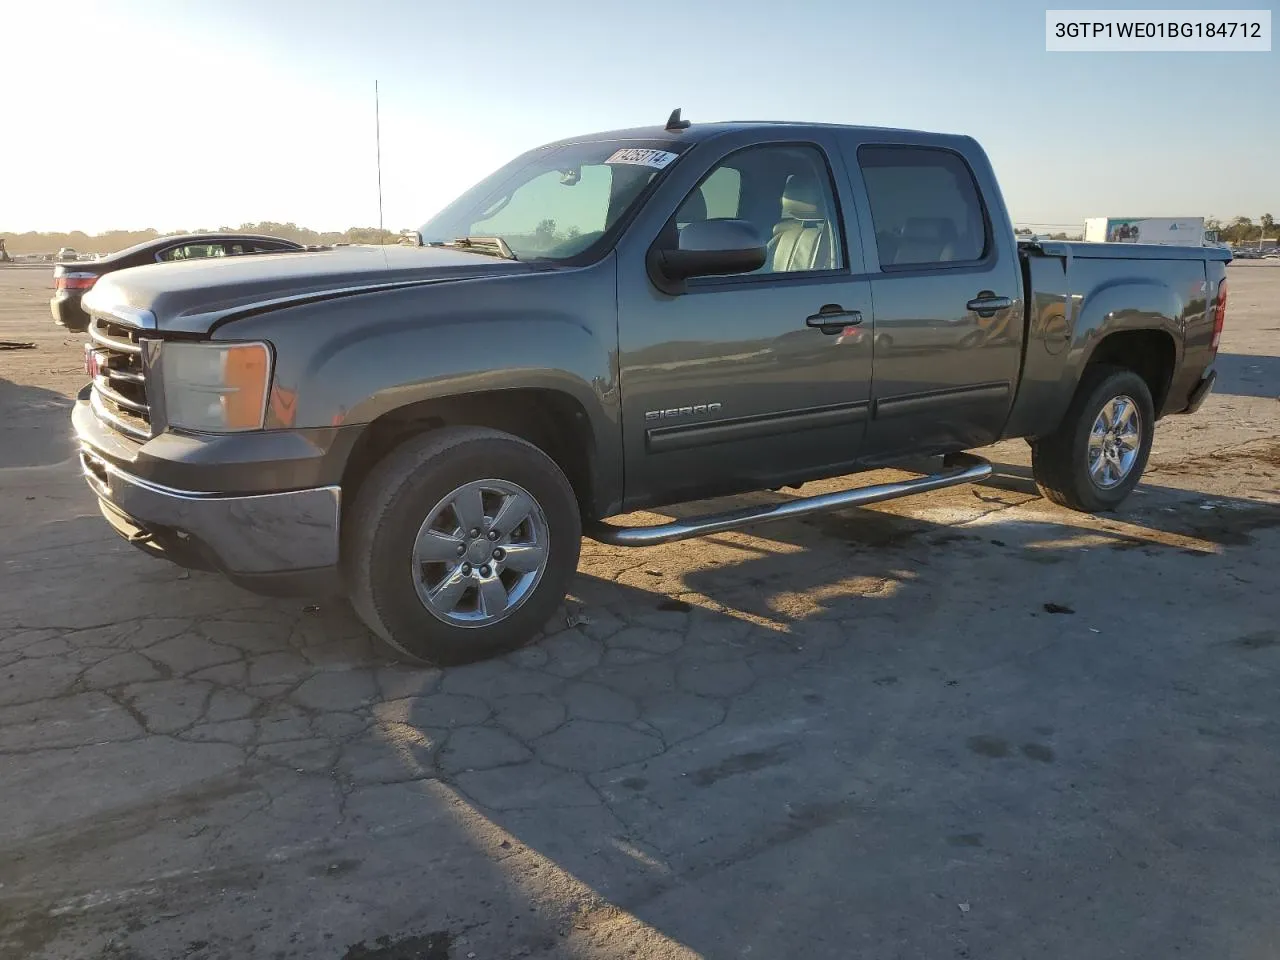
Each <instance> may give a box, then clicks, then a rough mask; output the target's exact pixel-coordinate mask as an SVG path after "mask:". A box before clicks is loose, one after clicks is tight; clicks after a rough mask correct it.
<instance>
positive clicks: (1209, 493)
mask: <svg viewBox="0 0 1280 960" xmlns="http://www.w3.org/2000/svg"><path fill="white" fill-rule="evenodd" d="M48 273H49V271H48V268H47V266H46V267H44V268H19V267H13V268H0V340H18V341H29V342H33V343H35V345H36V348H35V349H32V350H20V351H0V491H2V494H3V495H2V496H0V564H2V567H0V569H2V571H3V572H2V574H0V584H3V589H2V590H0V810H2V811H3V817H0V957H4V958H10V957H13V958H32V960H36V958H41V960H53V958H58V960H63V958H117V960H125V958H127V960H171V958H185V960H214V958H223V960H240V958H258V960H294V958H306V960H444V958H468V960H489V958H507V957H538V958H550V957H571V958H621V957H662V958H677V957H678V958H684V957H694V956H705V957H712V958H721V957H724V958H730V957H733V958H742V957H751V958H774V957H805V958H841V960H845V958H850V957H858V958H899V957H901V958H920V957H928V958H949V957H956V958H964V957H971V958H1010V960H1012V958H1023V957H1035V958H1038V960H1040V958H1048V957H1055V958H1056V957H1073V958H1074V957H1080V958H1089V960H1095V958H1102V957H1143V958H1146V957H1150V958H1161V960H1164V958H1169V957H1174V956H1185V957H1197V958H1199V957H1206V958H1207V957H1213V958H1215V960H1225V958H1241V960H1245V958H1248V960H1261V958H1268V957H1277V956H1280V920H1278V919H1277V917H1278V916H1280V911H1278V910H1277V904H1280V819H1278V818H1277V816H1276V813H1277V810H1280V696H1278V695H1277V690H1278V686H1280V684H1278V682H1280V590H1277V589H1276V587H1275V582H1276V578H1275V571H1276V569H1277V568H1278V567H1280V402H1278V398H1280V308H1278V307H1277V306H1276V305H1277V303H1280V263H1277V264H1272V263H1267V262H1257V263H1249V262H1245V263H1239V264H1233V265H1232V266H1231V267H1230V273H1229V275H1230V283H1231V290H1232V293H1231V308H1230V311H1229V314H1228V321H1227V329H1226V335H1225V337H1224V340H1223V347H1222V356H1221V358H1220V364H1219V369H1220V371H1221V374H1222V376H1221V377H1220V380H1219V388H1218V391H1217V392H1216V393H1215V395H1214V396H1212V397H1211V398H1210V399H1209V400H1208V402H1207V403H1206V405H1205V406H1204V408H1203V409H1202V410H1201V411H1200V412H1199V413H1197V414H1196V415H1194V416H1192V417H1174V418H1170V419H1168V420H1166V421H1164V422H1162V424H1161V426H1160V428H1159V430H1158V433H1157V439H1156V446H1155V451H1154V453H1153V457H1152V465H1151V467H1150V470H1149V472H1148V475H1147V477H1146V482H1145V483H1144V485H1143V486H1142V487H1140V488H1139V490H1138V491H1137V493H1136V494H1135V495H1134V496H1133V497H1132V498H1131V500H1130V502H1129V503H1128V505H1127V506H1126V508H1125V509H1124V510H1123V511H1122V512H1120V513H1117V514H1115V515H1112V516H1108V517H1101V518H1097V517H1088V516H1083V515H1079V514H1073V513H1070V512H1067V511H1065V510H1062V509H1059V508H1056V507H1053V506H1052V505H1050V504H1047V503H1046V502H1044V501H1043V500H1041V499H1040V498H1039V497H1038V496H1037V495H1036V493H1035V489H1034V486H1033V485H1032V484H1031V483H1030V481H1029V479H1028V473H1027V469H1026V468H1027V448H1026V446H1025V444H1023V443H1021V442H1013V443H1007V444H1002V445H1000V446H998V447H995V448H992V449H991V450H989V451H987V453H988V455H990V456H991V458H992V459H993V461H994V462H995V463H996V464H997V475H996V476H995V477H993V478H992V480H991V481H990V482H988V483H985V484H983V485H981V486H974V487H962V488H955V489H951V490H946V491H941V492H939V493H936V494H931V495H927V496H924V497H920V498H916V499H911V500H905V501H898V502H896V503H891V504H885V505H883V506H880V507H876V508H870V509H861V510H849V511H845V512H843V513H838V514H830V515H827V516H825V517H821V518H817V519H813V520H811V521H808V522H788V523H780V524H776V525H769V526H765V527H761V528H759V529H758V530H756V531H754V532H748V533H734V534H724V535H719V536H715V537H711V538H708V539H705V540H701V541H690V542H686V543H682V544H673V545H669V546H665V547H655V548H649V549H644V550H632V551H627V550H624V549H611V548H605V547H600V546H597V545H593V544H590V543H587V544H585V545H584V554H583V559H582V565H581V569H580V573H579V577H578V579H577V582H576V584H575V586H574V590H573V595H572V597H571V602H570V604H569V606H568V608H567V610H566V615H565V618H564V622H563V623H561V622H557V623H556V624H555V627H554V629H553V630H552V631H551V633H550V635H549V636H547V637H546V638H545V639H543V640H541V641H540V642H538V643H536V644H534V645H532V646H530V647H528V648H526V649H524V650H521V651H519V652H518V653H516V654H514V655H512V656H509V657H507V658H505V659H503V660H499V661H494V662H490V663H486V664H478V665H474V666H470V667H465V668H459V669H451V670H447V671H436V670H424V669H416V668H413V667H409V666H405V665H402V664H398V663H396V662H395V661H394V660H393V659H392V658H391V657H390V656H389V655H388V654H387V652H386V651H385V650H384V649H382V648H381V647H380V646H378V645H377V644H375V643H374V642H373V641H371V639H370V638H369V637H368V636H367V634H366V633H365V632H364V631H363V630H362V629H361V628H360V626H359V625H358V624H357V622H356V621H355V619H354V618H353V616H352V615H351V614H350V612H349V611H348V610H347V609H346V608H345V607H344V606H343V605H342V604H340V603H334V602H330V601H327V600H323V601H320V602H319V603H318V605H317V604H315V603H309V602H306V601H281V600H267V599H262V598H258V597H255V596H253V595H250V594H247V593H244V592H241V591H239V590H237V589H236V588H234V587H231V586H229V585H227V584H225V583H223V582H222V581H221V580H220V579H218V578H217V577H214V576H211V575H205V574H198V573H197V574H190V575H188V574H185V573H183V572H182V571H179V570H178V569H176V568H173V567H171V566H169V565H166V564H164V563H162V562H159V561H155V560H152V559H150V558H148V557H145V556H143V555H142V554H140V553H138V552H137V551H134V550H133V549H132V548H130V547H128V546H127V545H126V544H124V543H122V542H120V541H119V540H117V539H116V537H115V536H114V535H113V534H111V533H110V532H109V531H108V529H107V527H106V525H105V523H104V522H103V521H102V520H101V518H100V517H99V515H98V514H97V511H96V508H95V506H94V503H93V500H92V497H91V496H90V494H89V492H88V490H87V488H86V487H85V485H84V484H83V482H82V481H81V480H80V478H79V476H78V475H77V471H76V468H75V465H74V463H73V462H72V460H71V443H70V436H69V417H68V412H69V411H68V407H69V405H70V400H69V398H70V397H71V396H73V395H74V392H75V391H76V390H77V389H78V388H79V387H80V386H81V385H82V382H83V374H82V373H81V368H80V340H81V338H80V337H73V336H67V335H65V334H64V333H63V332H62V331H61V330H60V328H56V327H55V326H54V325H53V323H52V322H51V320H50V318H49V314H48V306H47V299H48V296H49V276H48ZM824 486H830V487H831V488H833V489H834V488H835V487H836V486H838V484H822V485H814V487H815V489H816V488H819V487H824ZM806 492H808V491H806ZM770 496H774V495H770ZM1051 611H1053V612H1051Z"/></svg>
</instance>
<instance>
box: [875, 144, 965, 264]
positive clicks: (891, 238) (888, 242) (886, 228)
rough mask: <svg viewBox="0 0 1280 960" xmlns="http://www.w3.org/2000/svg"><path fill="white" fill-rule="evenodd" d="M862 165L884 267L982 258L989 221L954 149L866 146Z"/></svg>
mask: <svg viewBox="0 0 1280 960" xmlns="http://www.w3.org/2000/svg"><path fill="white" fill-rule="evenodd" d="M858 166H859V167H860V168H861V170H862V178H863V180H864V181H865V183H866V185H867V195H868V198H869V199H870V201H871V220H872V223H873V224H874V225H875V232H876V247H877V250H878V251H879V255H880V266H881V267H908V266H929V265H937V264H947V263H964V262H972V261H974V260H981V259H982V256H983V254H984V253H985V252H986V249H987V239H988V238H987V221H986V217H985V216H984V214H983V209H982V200H981V198H980V197H979V196H978V187H977V184H976V183H974V180H973V174H972V172H971V171H970V170H969V166H968V164H966V163H965V162H964V160H963V159H962V158H961V157H960V156H959V155H958V154H955V153H952V152H951V151H950V150H938V149H933V148H929V147H906V146H902V147H899V146H864V147H860V148H859V149H858Z"/></svg>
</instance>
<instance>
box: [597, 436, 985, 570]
mask: <svg viewBox="0 0 1280 960" xmlns="http://www.w3.org/2000/svg"><path fill="white" fill-rule="evenodd" d="M943 464H944V466H945V468H946V469H944V470H943V471H942V472H941V473H931V474H929V475H928V476H925V477H917V478H916V479H914V480H903V481H900V482H898V483H877V484H874V485H872V486H870V487H857V488H855V489H853V490H841V491H840V492H839V493H821V494H818V495H817V496H814V497H800V498H799V499H796V500H785V501H783V502H781V503H769V504H765V505H764V506H761V507H744V508H742V509H741V510H729V511H726V512H725V513H712V514H708V515H706V516H704V517H690V518H689V519H687V520H673V521H672V522H671V523H661V524H657V525H656V526H652V527H619V526H615V525H614V524H612V523H605V522H604V521H599V522H597V523H594V524H591V525H589V526H588V527H587V528H586V529H585V530H584V531H583V533H584V534H585V535H586V536H587V537H589V538H591V539H592V540H595V541H597V542H599V543H605V544H608V545H609V546H613V547H652V546H655V545H657V544H659V543H671V542H672V541H675V540H688V539H690V538H691V537H703V536H706V535H707V534H709V533H720V532H722V531H724V530H737V529H738V528H739V527H749V526H753V525H754V524H757V523H770V522H772V521H774V520H794V519H795V518H796V517H807V516H808V515H809V514H811V513H821V512H823V511H824V510H838V509H840V508H841V507H860V506H863V505H864V504H868V503H880V502H881V501H882V500H896V499H897V498H898V497H909V496H911V495H912V494H913V493H927V492H928V491H930V490H940V489H942V488H943V487H954V486H956V485H958V484H961V483H973V482H975V481H977V480H983V479H985V478H987V477H989V476H991V464H990V463H988V462H987V461H986V460H984V459H982V458H981V457H975V456H974V455H973V454H971V453H953V454H949V455H948V456H947V457H946V458H945V459H944V461H943Z"/></svg>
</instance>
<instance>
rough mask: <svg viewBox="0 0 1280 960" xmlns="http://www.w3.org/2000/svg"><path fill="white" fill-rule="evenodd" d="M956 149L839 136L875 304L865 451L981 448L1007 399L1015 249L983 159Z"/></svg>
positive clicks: (1016, 310) (1017, 322) (1017, 306)
mask: <svg viewBox="0 0 1280 960" xmlns="http://www.w3.org/2000/svg"><path fill="white" fill-rule="evenodd" d="M969 142H970V143H971V141H969ZM962 147H963V144H959V143H957V144H954V145H949V146H940V145H938V144H937V143H930V142H914V143H913V142H910V141H907V142H894V141H886V140H884V139H883V135H882V134H877V132H876V131H869V130H868V131H858V130H853V131H847V132H844V133H843V134H842V143H841V148H842V152H843V154H844V157H845V162H846V166H847V167H848V168H849V170H850V172H851V175H852V177H853V181H854V183H853V187H854V193H855V195H856V196H857V197H858V200H859V204H860V206H862V207H863V208H864V209H865V210H866V211H867V216H865V217H864V218H863V224H864V234H863V242H864V246H865V247H866V250H867V259H868V269H869V271H870V276H871V292H872V299H873V300H874V302H875V316H874V336H873V344H874V348H873V349H874V369H875V378H874V384H873V387H872V395H871V405H872V418H871V420H870V422H869V424H868V430H867V438H866V443H865V448H864V457H863V459H864V461H870V462H874V461H888V460H892V459H894V458H896V457H899V456H902V455H914V454H917V453H933V452H941V451H947V450H959V449H967V448H971V447H980V446H985V445H986V444H989V443H992V442H994V441H995V440H997V439H998V438H999V436H1000V434H1001V431H1002V429H1003V427H1004V423H1005V421H1006V419H1007V418H1008V415H1009V410H1010V408H1011V406H1012V402H1013V396H1014V388H1015V385H1016V383H1017V378H1018V371H1019V367H1020V364H1021V357H1022V336H1023V333H1022V315H1023V314H1022V302H1021V286H1022V284H1021V276H1020V273H1019V266H1018V258H1017V247H1016V243H1015V241H1014V238H1013V236H1012V232H1011V231H1008V230H1007V223H1008V218H1007V214H1006V213H1005V212H1004V207H1003V202H1002V200H1001V199H1000V197H999V191H998V187H997V186H996V185H995V182H994V177H992V176H991V172H990V168H989V166H988V165H987V163H986V160H985V157H984V156H982V155H981V151H980V150H978V151H970V152H968V153H966V151H965V150H964V149H963V148H962ZM987 198H994V203H993V204H991V206H994V208H995V209H989V204H988V203H987V202H986V199H987ZM1001 227H1005V229H1001ZM1006 233H1007V234H1008V235H1007V236H1006Z"/></svg>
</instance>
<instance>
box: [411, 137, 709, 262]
mask: <svg viewBox="0 0 1280 960" xmlns="http://www.w3.org/2000/svg"><path fill="white" fill-rule="evenodd" d="M683 148H684V145H683V144H673V143H671V142H668V141H654V142H649V141H626V142H620V141H617V140H611V141H597V142H591V143H573V144H568V145H566V146H562V147H554V148H550V149H542V150H534V151H531V152H529V153H526V154H524V155H523V156H521V157H518V158H516V159H515V160H513V161H512V162H511V163H508V164H507V165H506V166H504V167H503V168H502V169H500V170H498V171H496V172H495V173H493V174H491V175H490V176H488V177H486V178H485V179H484V180H482V181H480V183H478V184H476V185H475V186H474V187H472V188H471V189H470V190H468V191H467V192H466V193H464V194H463V195H462V196H460V197H459V198H458V199H457V200H455V201H453V203H451V204H449V206H447V207H445V208H444V209H443V210H442V211H440V213H438V214H436V216H434V217H432V218H431V219H430V220H428V221H427V222H426V223H425V224H423V225H422V227H421V228H420V231H419V232H420V233H421V234H422V241H423V243H448V242H451V241H453V240H456V239H458V238H460V237H500V238H501V239H503V240H504V241H506V243H507V245H508V246H509V247H510V248H511V250H512V252H513V253H515V255H516V257H517V258H519V259H520V260H571V259H574V258H576V257H580V256H583V255H588V254H590V253H591V252H593V251H592V248H593V247H595V246H596V245H597V244H600V243H602V242H603V241H604V239H605V237H606V235H607V234H608V232H609V230H610V229H611V228H612V227H614V226H615V225H616V224H618V223H619V222H620V221H622V220H623V219H624V218H625V217H626V216H627V215H628V214H629V213H630V211H631V210H632V209H634V208H635V207H636V206H637V205H638V204H639V202H640V200H641V198H642V197H643V196H645V194H646V192H647V190H646V188H648V187H649V186H650V185H651V184H652V183H653V182H654V181H655V180H656V179H657V178H658V177H659V176H661V175H662V173H663V171H664V170H666V169H667V168H668V167H669V166H670V165H671V164H672V162H674V161H675V159H676V157H677V154H678V152H679V151H680V150H681V149H683Z"/></svg>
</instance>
